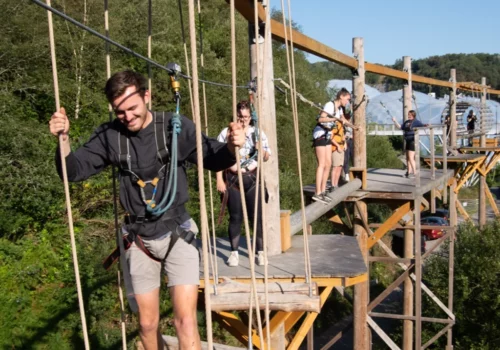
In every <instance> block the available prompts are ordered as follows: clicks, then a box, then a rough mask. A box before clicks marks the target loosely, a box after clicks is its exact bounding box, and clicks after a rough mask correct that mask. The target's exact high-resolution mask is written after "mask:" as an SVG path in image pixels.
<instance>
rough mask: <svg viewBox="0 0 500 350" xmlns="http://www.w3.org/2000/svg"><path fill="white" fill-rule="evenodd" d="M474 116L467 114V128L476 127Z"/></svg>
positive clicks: (472, 128)
mask: <svg viewBox="0 0 500 350" xmlns="http://www.w3.org/2000/svg"><path fill="white" fill-rule="evenodd" d="M476 120H477V118H476V116H475V115H473V116H467V130H474V129H475V128H476Z"/></svg>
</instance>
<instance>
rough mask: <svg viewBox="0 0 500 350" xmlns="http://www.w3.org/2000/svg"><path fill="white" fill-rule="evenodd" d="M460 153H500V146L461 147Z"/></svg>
mask: <svg viewBox="0 0 500 350" xmlns="http://www.w3.org/2000/svg"><path fill="white" fill-rule="evenodd" d="M459 151H460V152H500V146H487V147H460V148H459Z"/></svg>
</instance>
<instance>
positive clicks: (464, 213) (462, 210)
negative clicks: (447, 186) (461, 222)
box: [455, 199, 474, 224]
mask: <svg viewBox="0 0 500 350" xmlns="http://www.w3.org/2000/svg"><path fill="white" fill-rule="evenodd" d="M455 205H456V206H457V210H458V212H459V213H460V215H462V217H463V218H464V219H465V220H467V221H470V222H472V224H474V221H472V219H471V218H470V216H469V213H467V211H466V210H465V208H464V207H463V205H462V203H461V202H460V200H458V199H457V200H456V201H455Z"/></svg>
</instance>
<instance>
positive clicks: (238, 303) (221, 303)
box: [210, 293, 321, 312]
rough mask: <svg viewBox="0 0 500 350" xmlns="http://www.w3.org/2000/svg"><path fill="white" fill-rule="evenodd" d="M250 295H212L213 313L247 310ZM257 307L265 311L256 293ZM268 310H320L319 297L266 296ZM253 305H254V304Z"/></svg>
mask: <svg viewBox="0 0 500 350" xmlns="http://www.w3.org/2000/svg"><path fill="white" fill-rule="evenodd" d="M251 295H252V293H229V294H218V295H214V294H212V295H211V296H210V301H211V306H212V310H213V311H228V310H248V309H249V308H250V299H251ZM257 296H258V298H259V307H260V309H261V310H264V309H265V306H266V305H265V295H264V294H263V293H258V295H257ZM268 301H269V310H271V311H287V312H293V311H310V312H319V311H320V310H321V305H320V298H319V296H309V295H303V294H281V293H270V294H268ZM254 305H255V304H254Z"/></svg>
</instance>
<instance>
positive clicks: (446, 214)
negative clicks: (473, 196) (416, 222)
mask: <svg viewBox="0 0 500 350" xmlns="http://www.w3.org/2000/svg"><path fill="white" fill-rule="evenodd" d="M429 216H434V217H438V218H443V219H445V220H446V224H447V225H448V223H449V222H450V211H449V210H448V209H436V212H435V213H431V211H430V210H426V211H423V212H422V213H420V217H421V218H426V217H429Z"/></svg>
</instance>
